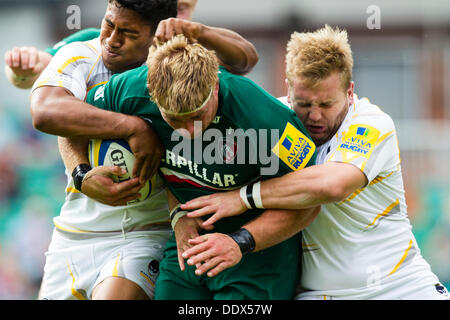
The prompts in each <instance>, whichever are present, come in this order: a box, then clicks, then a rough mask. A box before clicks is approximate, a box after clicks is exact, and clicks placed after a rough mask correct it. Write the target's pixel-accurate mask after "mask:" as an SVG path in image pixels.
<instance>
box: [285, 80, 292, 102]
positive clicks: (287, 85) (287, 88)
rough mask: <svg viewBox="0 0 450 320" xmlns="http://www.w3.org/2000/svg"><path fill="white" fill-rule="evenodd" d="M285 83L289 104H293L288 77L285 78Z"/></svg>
mask: <svg viewBox="0 0 450 320" xmlns="http://www.w3.org/2000/svg"><path fill="white" fill-rule="evenodd" d="M284 84H285V85H286V91H287V95H286V96H287V102H288V103H289V104H291V97H290V95H289V92H290V90H289V81H288V79H287V78H286V79H284Z"/></svg>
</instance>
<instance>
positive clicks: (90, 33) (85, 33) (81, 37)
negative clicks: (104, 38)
mask: <svg viewBox="0 0 450 320" xmlns="http://www.w3.org/2000/svg"><path fill="white" fill-rule="evenodd" d="M99 36H100V29H97V28H87V29H83V30H80V31H78V32H75V33H73V34H71V35H70V36H68V37H66V38H64V39H63V40H61V41H59V42H58V43H56V44H55V45H54V46H53V47H52V48H47V49H46V50H45V51H46V52H48V53H50V54H51V55H55V54H56V52H58V51H59V50H60V49H61V48H63V47H65V46H66V45H68V44H70V43H73V42H82V41H87V40H91V39H94V38H97V37H99Z"/></svg>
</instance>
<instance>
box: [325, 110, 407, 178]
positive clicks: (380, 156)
mask: <svg viewBox="0 0 450 320" xmlns="http://www.w3.org/2000/svg"><path fill="white" fill-rule="evenodd" d="M328 161H337V162H343V163H350V164H353V165H354V166H356V167H358V168H359V169H360V170H361V171H362V172H363V173H364V174H365V175H366V177H367V179H368V181H372V180H373V179H375V178H376V177H377V176H379V175H382V176H383V175H387V174H389V173H390V172H392V171H395V170H398V168H399V166H400V151H399V147H398V139H397V134H396V131H395V126H394V122H393V121H392V119H391V118H390V117H389V116H388V115H387V114H385V113H383V112H381V110H380V111H378V112H376V113H372V114H367V115H360V116H356V117H354V118H353V119H352V121H351V123H350V125H349V127H348V130H347V131H346V132H344V134H343V138H342V140H341V141H340V142H339V143H338V146H337V149H336V150H335V151H334V153H333V154H332V155H331V156H330V158H329V159H328Z"/></svg>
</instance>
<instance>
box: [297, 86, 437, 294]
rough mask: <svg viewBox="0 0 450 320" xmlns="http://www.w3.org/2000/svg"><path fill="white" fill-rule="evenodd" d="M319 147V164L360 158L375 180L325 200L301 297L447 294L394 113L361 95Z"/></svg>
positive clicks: (309, 233) (309, 236)
mask: <svg viewBox="0 0 450 320" xmlns="http://www.w3.org/2000/svg"><path fill="white" fill-rule="evenodd" d="M317 152H318V154H317V164H323V163H326V162H328V161H334V162H343V163H350V164H353V165H354V166H356V167H358V168H359V169H361V171H362V172H363V173H364V174H365V175H366V177H367V179H368V181H369V182H368V184H367V186H365V187H364V188H362V189H360V190H357V191H355V192H354V193H353V194H352V195H350V196H349V197H348V198H347V199H345V200H343V201H341V202H338V203H330V204H324V205H322V206H321V211H320V213H319V215H318V216H317V218H316V219H315V220H314V221H313V222H312V223H311V225H310V226H308V227H307V228H306V229H305V230H304V231H303V233H302V234H303V240H302V247H303V259H302V275H301V283H300V287H301V288H300V290H301V291H302V293H300V294H299V296H297V298H299V299H302V298H313V297H331V298H343V299H377V298H381V299H384V298H387V299H402V298H405V299H408V298H412V299H415V298H416V299H420V298H430V297H435V296H437V297H439V296H440V294H439V292H438V291H437V289H436V288H435V285H436V284H438V283H439V281H438V279H437V277H436V276H435V275H434V274H433V273H432V272H431V270H430V266H429V265H428V263H427V262H426V261H425V260H424V259H423V257H422V256H421V254H420V250H419V248H418V246H417V243H416V240H415V238H414V235H413V233H412V231H411V229H412V226H411V223H410V221H409V219H408V215H407V207H406V202H405V191H404V187H403V180H402V172H401V166H400V162H401V161H400V151H399V147H398V140H397V134H396V131H395V127H394V123H393V121H392V119H391V118H390V117H389V116H388V115H387V114H385V113H384V112H383V111H382V110H381V109H380V108H379V107H377V106H375V105H373V104H371V103H370V102H369V100H368V99H367V98H363V99H358V98H357V97H356V95H355V103H354V104H353V105H351V106H350V107H349V111H348V114H347V116H346V118H345V119H344V121H343V123H342V124H341V126H340V128H339V129H338V132H337V133H336V134H335V136H334V137H333V138H332V139H330V140H329V141H328V142H326V143H325V144H323V145H321V146H319V147H318V148H317ZM399 289H401V291H398V290H399ZM427 290H428V291H427ZM425 291H427V293H425ZM399 292H400V293H399ZM443 298H444V297H443Z"/></svg>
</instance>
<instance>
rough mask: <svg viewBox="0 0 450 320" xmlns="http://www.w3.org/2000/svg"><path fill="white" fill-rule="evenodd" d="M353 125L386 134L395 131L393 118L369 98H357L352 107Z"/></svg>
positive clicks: (351, 120) (351, 121)
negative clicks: (369, 127) (367, 127)
mask: <svg viewBox="0 0 450 320" xmlns="http://www.w3.org/2000/svg"><path fill="white" fill-rule="evenodd" d="M350 108H351V110H350V112H351V119H350V123H351V124H361V125H367V126H371V127H373V128H376V129H377V130H379V131H380V133H386V132H390V131H394V130H395V125H394V121H393V120H392V118H391V116H389V115H388V114H387V113H386V112H384V111H383V110H382V109H381V108H380V107H379V106H377V105H375V104H373V103H372V102H371V101H370V100H369V99H368V98H366V97H364V98H361V99H359V98H358V97H355V103H354V104H353V105H352V106H350Z"/></svg>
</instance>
